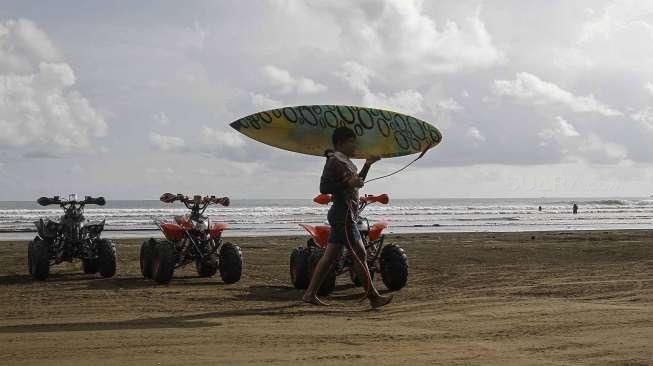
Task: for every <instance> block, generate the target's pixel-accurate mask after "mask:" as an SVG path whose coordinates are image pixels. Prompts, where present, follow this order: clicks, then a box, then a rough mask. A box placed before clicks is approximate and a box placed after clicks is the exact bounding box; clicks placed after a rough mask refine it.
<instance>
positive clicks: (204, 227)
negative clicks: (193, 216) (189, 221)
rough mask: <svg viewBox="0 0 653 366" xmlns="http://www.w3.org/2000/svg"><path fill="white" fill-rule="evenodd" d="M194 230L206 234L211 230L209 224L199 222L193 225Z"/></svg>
mask: <svg viewBox="0 0 653 366" xmlns="http://www.w3.org/2000/svg"><path fill="white" fill-rule="evenodd" d="M193 229H194V230H195V231H199V232H201V233H203V232H206V231H208V230H209V223H208V222H206V221H197V222H195V224H194V225H193Z"/></svg>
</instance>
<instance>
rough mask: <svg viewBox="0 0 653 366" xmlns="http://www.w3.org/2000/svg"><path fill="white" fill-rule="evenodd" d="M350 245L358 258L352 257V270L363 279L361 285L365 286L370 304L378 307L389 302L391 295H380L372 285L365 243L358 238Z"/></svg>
mask: <svg viewBox="0 0 653 366" xmlns="http://www.w3.org/2000/svg"><path fill="white" fill-rule="evenodd" d="M352 246H353V248H352V249H353V250H355V251H356V255H357V256H358V259H360V263H359V262H358V261H357V260H355V259H354V270H355V271H356V274H357V275H358V278H360V279H361V280H362V281H363V285H364V286H365V294H366V296H367V298H368V299H369V301H370V305H371V306H372V307H373V308H378V307H381V306H384V305H387V304H389V303H390V301H392V295H391V296H382V295H381V294H379V291H377V290H376V288H375V287H374V282H373V281H372V275H371V274H370V269H369V267H368V266H367V253H366V251H365V245H363V241H362V240H358V241H357V242H356V243H352ZM352 254H353V253H352Z"/></svg>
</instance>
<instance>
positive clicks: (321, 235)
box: [299, 224, 331, 248]
mask: <svg viewBox="0 0 653 366" xmlns="http://www.w3.org/2000/svg"><path fill="white" fill-rule="evenodd" d="M299 226H301V227H303V228H304V229H305V230H306V231H308V233H309V234H310V235H311V236H312V237H313V241H315V244H317V245H318V246H319V247H322V248H325V247H326V246H327V243H328V242H329V235H330V234H331V226H328V225H317V226H313V225H307V224H299Z"/></svg>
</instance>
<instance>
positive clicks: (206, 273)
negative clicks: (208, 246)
mask: <svg viewBox="0 0 653 366" xmlns="http://www.w3.org/2000/svg"><path fill="white" fill-rule="evenodd" d="M195 269H197V275H198V276H200V277H211V276H213V275H214V274H215V273H216V272H217V271H218V256H217V255H216V254H215V253H213V254H209V255H207V256H205V257H204V258H202V259H197V260H196V261H195Z"/></svg>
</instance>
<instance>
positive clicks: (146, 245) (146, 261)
mask: <svg viewBox="0 0 653 366" xmlns="http://www.w3.org/2000/svg"><path fill="white" fill-rule="evenodd" d="M155 245H156V241H155V240H154V239H149V240H146V241H144V242H143V243H142V244H141V253H140V267H141V274H142V275H143V277H145V278H152V255H153V251H154V246H155Z"/></svg>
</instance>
